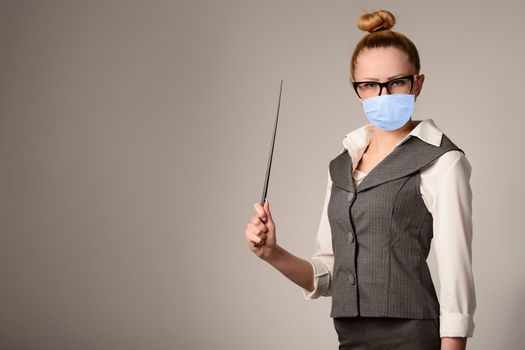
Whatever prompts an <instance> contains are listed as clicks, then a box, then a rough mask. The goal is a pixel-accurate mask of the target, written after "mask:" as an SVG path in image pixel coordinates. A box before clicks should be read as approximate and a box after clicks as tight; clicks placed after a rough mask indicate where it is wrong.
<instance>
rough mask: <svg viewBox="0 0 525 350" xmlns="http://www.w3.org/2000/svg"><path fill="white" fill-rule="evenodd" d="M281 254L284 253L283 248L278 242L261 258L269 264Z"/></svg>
mask: <svg viewBox="0 0 525 350" xmlns="http://www.w3.org/2000/svg"><path fill="white" fill-rule="evenodd" d="M281 255H282V248H281V247H280V246H279V245H278V244H276V245H275V246H274V247H273V248H271V249H268V251H267V252H265V253H264V254H263V255H261V259H263V260H264V261H266V262H267V263H269V264H272V263H273V262H274V261H276V260H277V259H279V256H281Z"/></svg>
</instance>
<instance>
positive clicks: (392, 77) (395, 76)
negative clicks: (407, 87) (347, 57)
mask: <svg viewBox="0 0 525 350" xmlns="http://www.w3.org/2000/svg"><path fill="white" fill-rule="evenodd" d="M404 75H407V74H404V73H401V74H396V75H394V76H391V77H389V78H388V79H387V80H391V79H394V78H397V77H402V76H404ZM363 79H368V80H374V81H379V79H376V78H363Z"/></svg>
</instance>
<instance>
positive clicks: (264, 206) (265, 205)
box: [263, 199, 273, 221]
mask: <svg viewBox="0 0 525 350" xmlns="http://www.w3.org/2000/svg"><path fill="white" fill-rule="evenodd" d="M263 208H264V211H265V212H266V215H267V216H268V218H269V219H270V220H271V221H273V219H272V213H271V212H270V202H268V199H265V201H264V205H263Z"/></svg>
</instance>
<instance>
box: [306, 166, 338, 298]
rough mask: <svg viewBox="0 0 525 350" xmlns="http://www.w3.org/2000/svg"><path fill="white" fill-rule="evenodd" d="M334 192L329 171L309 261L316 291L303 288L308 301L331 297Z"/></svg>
mask: <svg viewBox="0 0 525 350" xmlns="http://www.w3.org/2000/svg"><path fill="white" fill-rule="evenodd" d="M331 191H332V179H331V178H330V171H329V170H328V181H327V186H326V195H325V200H324V205H323V211H322V213H321V220H320V222H319V228H318V230H317V236H316V240H315V248H314V254H313V255H312V257H311V259H310V260H309V262H310V264H312V267H313V270H314V289H313V291H311V292H310V291H308V290H307V289H304V288H301V290H302V292H303V296H304V298H305V299H306V300H313V299H317V298H319V297H320V296H326V297H328V296H331V295H332V291H331V283H332V271H333V266H334V254H333V249H332V233H331V231H330V223H329V221H328V213H327V210H328V202H329V201H330V193H331Z"/></svg>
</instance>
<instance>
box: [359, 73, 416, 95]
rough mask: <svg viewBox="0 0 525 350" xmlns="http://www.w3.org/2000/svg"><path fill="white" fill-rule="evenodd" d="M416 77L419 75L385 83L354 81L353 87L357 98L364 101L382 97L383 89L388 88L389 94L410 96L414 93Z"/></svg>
mask: <svg viewBox="0 0 525 350" xmlns="http://www.w3.org/2000/svg"><path fill="white" fill-rule="evenodd" d="M416 75H417V74H412V75H405V76H403V77H399V78H395V79H392V80H389V81H386V82H384V83H380V82H377V81H353V82H352V85H353V86H354V90H355V92H356V94H357V96H359V98H362V99H366V98H369V97H373V96H379V95H381V91H383V87H385V88H386V91H388V93H389V94H409V93H410V92H412V85H413V84H414V76H416Z"/></svg>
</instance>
